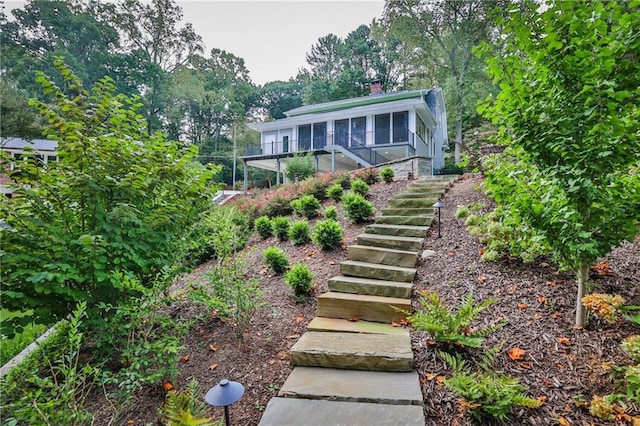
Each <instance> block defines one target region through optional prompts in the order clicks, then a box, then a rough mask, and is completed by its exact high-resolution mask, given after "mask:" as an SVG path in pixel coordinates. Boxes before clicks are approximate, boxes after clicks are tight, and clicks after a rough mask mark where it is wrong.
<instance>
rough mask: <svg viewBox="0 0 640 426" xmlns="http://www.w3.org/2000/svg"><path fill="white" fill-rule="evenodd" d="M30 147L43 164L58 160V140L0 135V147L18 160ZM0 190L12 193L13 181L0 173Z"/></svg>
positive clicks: (8, 194)
mask: <svg viewBox="0 0 640 426" xmlns="http://www.w3.org/2000/svg"><path fill="white" fill-rule="evenodd" d="M26 147H30V148H31V149H33V151H35V152H34V153H35V156H36V159H37V160H38V161H40V162H42V163H44V164H46V163H51V162H55V161H58V153H57V152H56V150H57V148H58V142H56V141H52V140H49V139H33V140H26V139H22V138H13V137H6V138H5V137H2V138H1V139H0V149H2V150H3V151H4V152H5V153H6V154H7V155H9V156H11V157H14V158H15V159H17V160H19V159H20V158H21V157H22V155H23V154H24V149H25V148H26ZM0 191H1V193H2V194H4V195H6V196H9V197H10V196H11V194H12V193H13V182H12V181H11V179H10V178H9V176H3V175H0Z"/></svg>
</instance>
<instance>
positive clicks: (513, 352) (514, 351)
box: [507, 348, 527, 361]
mask: <svg viewBox="0 0 640 426" xmlns="http://www.w3.org/2000/svg"><path fill="white" fill-rule="evenodd" d="M525 353H527V352H526V351H525V350H524V349H521V348H511V349H509V350H508V351H507V355H509V358H511V359H512V360H514V361H520V360H522V359H524V354H525Z"/></svg>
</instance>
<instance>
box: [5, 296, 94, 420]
mask: <svg viewBox="0 0 640 426" xmlns="http://www.w3.org/2000/svg"><path fill="white" fill-rule="evenodd" d="M85 309H86V303H85V302H80V303H78V305H77V306H76V309H75V310H74V311H72V314H71V315H70V316H69V318H68V320H65V321H64V324H63V325H61V324H59V325H58V326H56V330H55V331H54V333H53V336H51V337H50V338H48V339H46V340H47V341H49V343H48V344H47V345H51V346H53V348H54V350H55V353H52V352H45V350H44V349H40V348H39V349H36V351H34V352H32V353H31V354H30V355H29V356H28V358H27V360H25V361H23V362H22V363H20V364H18V365H17V366H16V367H14V368H13V369H12V370H11V371H10V372H9V375H8V377H4V378H3V382H2V395H1V396H0V398H1V406H2V413H3V416H2V417H3V418H2V424H6V425H17V424H32V425H39V424H56V425H84V424H92V423H93V422H94V421H95V420H96V419H95V418H93V416H92V415H91V414H90V413H89V412H88V411H87V410H86V407H85V400H86V398H87V397H88V396H89V395H90V394H91V392H92V388H93V387H94V386H95V385H96V383H97V382H98V381H99V374H100V371H99V370H98V369H96V368H93V367H92V366H91V365H89V364H88V363H81V362H80V359H79V356H78V355H79V353H80V349H81V348H82V345H83V343H84V341H85V338H84V335H83V333H82V331H81V329H82V328H83V327H82V322H83V317H84V316H85ZM47 364H48V367H47ZM43 367H44V369H43Z"/></svg>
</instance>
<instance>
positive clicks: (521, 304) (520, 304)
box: [518, 303, 527, 311]
mask: <svg viewBox="0 0 640 426" xmlns="http://www.w3.org/2000/svg"><path fill="white" fill-rule="evenodd" d="M518 308H520V309H522V310H523V311H524V310H525V309H527V304H526V303H518Z"/></svg>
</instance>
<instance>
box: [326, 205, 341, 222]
mask: <svg viewBox="0 0 640 426" xmlns="http://www.w3.org/2000/svg"><path fill="white" fill-rule="evenodd" d="M324 218H325V219H333V220H336V219H338V209H337V208H336V206H329V207H327V208H326V209H324Z"/></svg>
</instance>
